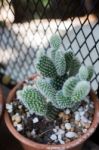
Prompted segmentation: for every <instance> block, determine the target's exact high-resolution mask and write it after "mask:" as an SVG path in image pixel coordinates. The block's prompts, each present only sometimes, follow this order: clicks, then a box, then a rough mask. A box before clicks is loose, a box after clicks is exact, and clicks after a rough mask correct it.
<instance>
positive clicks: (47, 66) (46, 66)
mask: <svg viewBox="0 0 99 150" xmlns="http://www.w3.org/2000/svg"><path fill="white" fill-rule="evenodd" d="M36 68H37V70H39V71H40V73H41V74H42V75H43V76H45V77H51V78H53V77H55V75H57V72H56V68H55V66H54V64H53V62H52V61H51V60H50V58H48V57H47V56H42V57H41V58H40V60H39V62H38V63H37V64H36Z"/></svg>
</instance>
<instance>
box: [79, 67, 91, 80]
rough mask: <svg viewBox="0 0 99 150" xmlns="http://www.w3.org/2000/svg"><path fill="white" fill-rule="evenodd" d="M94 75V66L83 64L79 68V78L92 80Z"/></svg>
mask: <svg viewBox="0 0 99 150" xmlns="http://www.w3.org/2000/svg"><path fill="white" fill-rule="evenodd" d="M92 76H93V67H92V66H88V67H85V66H81V67H80V69H79V78H80V79H81V80H90V79H91V78H92Z"/></svg>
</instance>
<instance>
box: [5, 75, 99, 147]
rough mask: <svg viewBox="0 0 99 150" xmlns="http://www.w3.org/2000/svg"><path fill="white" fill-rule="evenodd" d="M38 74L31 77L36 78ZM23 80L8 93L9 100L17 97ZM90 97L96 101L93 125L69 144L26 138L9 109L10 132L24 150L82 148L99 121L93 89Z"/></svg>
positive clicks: (98, 110) (8, 123)
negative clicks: (42, 141)
mask: <svg viewBox="0 0 99 150" xmlns="http://www.w3.org/2000/svg"><path fill="white" fill-rule="evenodd" d="M35 77H36V76H34V77H32V78H30V79H34V78H35ZM22 84H23V82H21V83H19V84H18V85H17V86H16V87H15V88H14V89H12V90H11V92H10V93H9V95H8V98H7V102H11V101H12V100H13V98H14V97H15V93H16V90H17V89H19V88H20V87H21V86H22ZM90 97H91V99H92V100H93V101H94V103H95V113H94V118H93V122H92V125H91V127H90V128H89V129H88V131H87V133H85V134H84V135H82V136H81V137H80V138H79V139H76V140H74V141H72V142H69V143H67V144H63V145H47V144H39V143H36V142H33V141H31V140H29V139H27V138H25V137H24V136H23V135H21V134H20V133H18V132H17V131H16V129H15V128H14V127H13V125H12V122H11V119H10V116H9V114H8V113H7V111H5V123H6V125H7V127H8V129H9V130H10V132H11V133H12V134H13V136H14V137H15V138H17V139H18V140H19V141H20V142H21V144H22V146H23V148H24V150H81V148H82V146H83V144H84V142H85V141H86V140H87V139H88V138H89V137H90V136H91V135H92V133H93V132H94V131H95V129H96V128H97V126H98V123H99V102H98V99H97V97H96V95H95V93H94V92H93V91H91V92H90Z"/></svg>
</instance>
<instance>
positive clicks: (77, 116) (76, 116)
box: [75, 113, 80, 121]
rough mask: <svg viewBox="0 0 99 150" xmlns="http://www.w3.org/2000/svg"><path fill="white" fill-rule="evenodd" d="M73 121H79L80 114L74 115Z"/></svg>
mask: <svg viewBox="0 0 99 150" xmlns="http://www.w3.org/2000/svg"><path fill="white" fill-rule="evenodd" d="M75 120H76V121H80V113H76V114H75Z"/></svg>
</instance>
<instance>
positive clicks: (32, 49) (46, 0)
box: [0, 0, 99, 90]
mask: <svg viewBox="0 0 99 150" xmlns="http://www.w3.org/2000/svg"><path fill="white" fill-rule="evenodd" d="M98 9H99V2H98V0H73V1H72V0H0V66H1V68H2V69H1V74H7V75H10V76H11V78H12V79H14V80H15V81H19V80H22V79H24V78H25V77H27V76H30V75H32V74H33V73H34V72H35V69H34V60H35V57H36V53H37V51H38V50H39V49H40V48H44V49H47V48H48V46H49V39H50V37H51V35H52V34H53V33H57V34H59V35H60V36H61V38H62V40H63V42H62V47H63V48H64V49H67V48H69V47H71V48H72V49H73V50H74V52H75V54H76V55H77V56H78V57H79V59H80V60H81V62H82V63H84V64H86V65H93V66H94V69H95V74H94V77H93V79H92V86H93V87H94V89H95V90H96V89H97V88H98V81H99V20H98V13H99V12H98Z"/></svg>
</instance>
